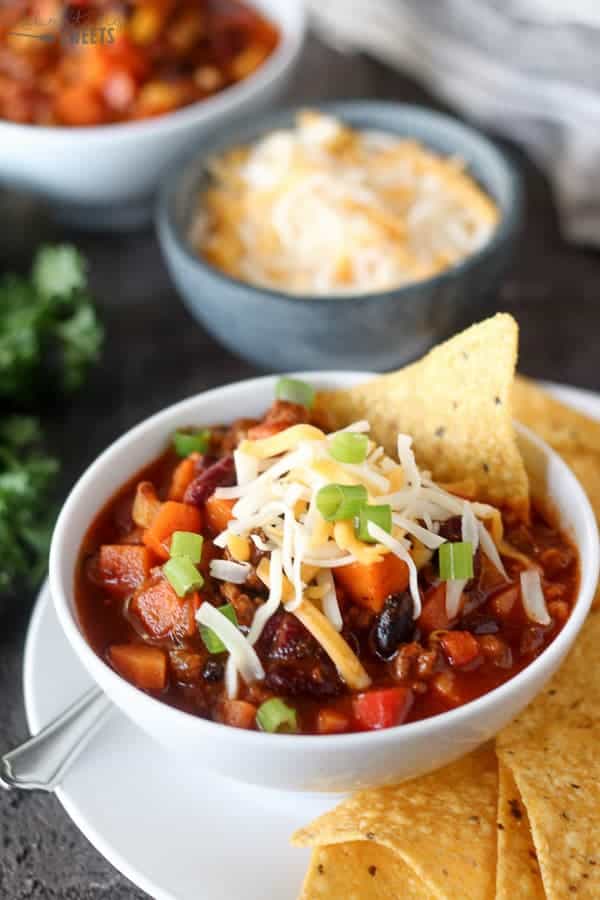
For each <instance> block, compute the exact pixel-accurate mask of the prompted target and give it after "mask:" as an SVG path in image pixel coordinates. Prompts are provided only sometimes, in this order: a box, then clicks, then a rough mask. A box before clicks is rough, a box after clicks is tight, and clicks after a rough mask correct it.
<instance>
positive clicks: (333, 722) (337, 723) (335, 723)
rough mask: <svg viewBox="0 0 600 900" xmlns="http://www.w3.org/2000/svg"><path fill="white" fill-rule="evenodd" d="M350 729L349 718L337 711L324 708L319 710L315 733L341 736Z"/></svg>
mask: <svg viewBox="0 0 600 900" xmlns="http://www.w3.org/2000/svg"><path fill="white" fill-rule="evenodd" d="M349 728H350V719H349V717H348V716H347V715H346V714H345V713H343V712H341V711H340V710H339V709H333V708H330V707H325V708H324V709H320V710H319V715H318V717H317V731H318V732H319V734H341V733H342V732H344V731H348V729H349Z"/></svg>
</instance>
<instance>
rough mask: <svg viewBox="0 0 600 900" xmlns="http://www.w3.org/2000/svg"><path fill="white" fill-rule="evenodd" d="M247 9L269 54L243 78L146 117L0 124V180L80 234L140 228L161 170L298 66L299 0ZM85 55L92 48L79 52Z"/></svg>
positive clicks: (260, 2)
mask: <svg viewBox="0 0 600 900" xmlns="http://www.w3.org/2000/svg"><path fill="white" fill-rule="evenodd" d="M248 5H249V6H251V7H254V8H255V9H256V10H257V11H258V12H259V13H261V14H262V15H264V17H265V18H266V19H267V20H269V21H270V22H271V23H272V25H273V26H274V28H275V29H276V30H277V31H278V42H277V44H276V46H275V48H274V50H273V51H272V52H271V53H270V55H269V56H268V57H267V58H266V59H265V60H264V61H263V62H262V63H261V64H260V65H259V66H258V68H256V70H255V71H254V72H252V74H250V75H249V76H248V77H244V78H242V79H241V80H239V81H237V83H235V84H233V85H231V86H228V87H225V88H224V89H223V90H220V91H218V92H216V93H214V94H211V95H210V96H208V97H207V98H206V99H204V100H198V101H197V102H193V103H191V104H190V105H182V106H181V108H178V109H175V110H174V111H172V112H167V113H164V114H161V115H157V116H156V117H152V118H143V119H139V120H125V121H119V122H112V123H110V124H102V125H80V126H66V125H41V124H22V123H20V122H15V121H8V120H6V119H2V118H0V178H1V179H4V180H6V181H7V182H10V184H11V185H12V186H17V187H22V188H23V189H24V190H28V191H32V192H34V193H36V194H38V195H40V196H42V197H44V198H46V199H47V200H48V201H49V203H50V204H51V206H52V207H53V208H54V209H55V211H56V215H57V216H59V217H60V218H61V219H62V220H64V221H67V222H69V223H72V224H75V225H78V226H80V227H87V228H98V229H102V228H106V229H112V228H122V229H128V228H137V227H141V226H142V225H145V224H147V223H148V221H149V220H150V218H151V214H152V195H153V193H154V190H155V188H156V186H157V183H158V180H159V177H160V173H161V172H162V170H163V169H164V168H165V166H166V165H167V164H168V163H169V162H170V161H171V160H172V159H174V158H175V157H177V156H178V155H179V154H180V153H182V152H183V151H184V149H185V148H187V147H189V146H191V145H193V144H194V142H195V141H196V140H198V139H199V138H201V137H203V136H205V135H207V134H212V133H214V132H215V131H216V130H217V129H219V128H220V127H222V126H223V125H225V124H227V123H229V122H231V121H232V120H234V119H237V118H239V117H241V116H249V115H253V114H255V113H256V112H257V111H259V110H261V109H264V108H265V107H267V106H268V105H269V104H271V103H273V101H274V100H275V99H276V98H277V97H278V96H279V94H280V93H281V92H282V91H283V89H284V88H285V85H286V83H287V80H288V78H289V77H290V76H291V74H292V71H293V69H294V66H295V64H296V62H297V61H298V57H299V54H300V51H301V48H302V43H303V39H304V32H305V13H304V4H303V2H302V0H286V2H285V3H280V2H277V0H249V3H248ZM0 27H1V23H0ZM21 40H29V41H30V43H31V44H33V45H35V46H37V45H38V44H40V45H41V42H39V41H37V40H35V39H33V38H22V39H21ZM88 49H89V50H90V51H93V50H95V49H96V48H95V47H90V48H82V52H86V50H88Z"/></svg>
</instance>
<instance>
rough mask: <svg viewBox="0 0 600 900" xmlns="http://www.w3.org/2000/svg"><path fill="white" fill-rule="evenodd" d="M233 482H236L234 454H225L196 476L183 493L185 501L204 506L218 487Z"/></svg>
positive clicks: (226, 485)
mask: <svg viewBox="0 0 600 900" xmlns="http://www.w3.org/2000/svg"><path fill="white" fill-rule="evenodd" d="M232 484H235V465H234V462H233V456H224V457H222V458H221V459H219V460H217V462H216V463H213V464H212V465H211V466H209V467H208V468H207V469H205V470H204V472H202V473H201V474H200V475H197V476H196V478H194V480H193V481H192V482H191V484H190V485H189V486H188V487H187V489H186V492H185V494H184V495H183V502H184V503H190V504H191V505H192V506H203V505H204V503H206V501H207V500H208V498H209V497H210V496H211V495H212V494H214V492H215V489H216V488H218V487H229V486H231V485H232Z"/></svg>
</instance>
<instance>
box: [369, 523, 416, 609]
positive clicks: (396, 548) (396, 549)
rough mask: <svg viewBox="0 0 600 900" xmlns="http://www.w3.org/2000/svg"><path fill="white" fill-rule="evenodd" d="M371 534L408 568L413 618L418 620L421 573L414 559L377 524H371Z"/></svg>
mask: <svg viewBox="0 0 600 900" xmlns="http://www.w3.org/2000/svg"><path fill="white" fill-rule="evenodd" d="M369 534H370V535H371V537H372V538H375V540H377V541H379V543H380V544H383V546H384V547H388V548H389V549H390V550H391V551H392V553H394V554H395V555H396V556H397V557H398V559H401V560H402V561H403V562H405V563H406V565H407V566H408V586H409V589H410V595H411V597H412V601H413V618H414V619H418V618H419V616H420V615H421V593H420V591H419V573H418V571H417V567H416V566H415V561H414V559H413V558H412V556H411V555H410V553H409V552H408V550H407V549H406V548H405V547H404V545H403V544H402V543H401V542H400V541H398V540H396V538H393V537H392V536H391V534H388V533H387V531H384V529H383V528H380V527H379V525H376V524H375V522H369Z"/></svg>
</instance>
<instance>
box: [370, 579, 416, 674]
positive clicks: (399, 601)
mask: <svg viewBox="0 0 600 900" xmlns="http://www.w3.org/2000/svg"><path fill="white" fill-rule="evenodd" d="M413 611H414V608H413V601H412V597H411V595H410V594H409V593H408V592H407V591H405V592H404V593H403V594H391V595H390V596H389V597H388V598H387V600H386V601H385V605H384V607H383V609H382V611H381V612H380V613H379V615H378V616H377V619H376V620H375V623H374V625H373V629H372V631H371V645H372V647H373V650H374V652H375V653H376V654H377V656H379V657H380V658H381V659H391V658H392V657H393V656H394V655H395V653H396V652H397V650H398V647H399V646H400V644H406V643H408V642H409V641H411V640H412V639H413V636H414V632H415V623H414V619H413Z"/></svg>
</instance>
